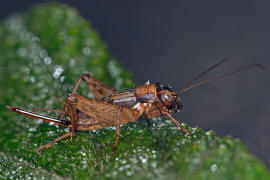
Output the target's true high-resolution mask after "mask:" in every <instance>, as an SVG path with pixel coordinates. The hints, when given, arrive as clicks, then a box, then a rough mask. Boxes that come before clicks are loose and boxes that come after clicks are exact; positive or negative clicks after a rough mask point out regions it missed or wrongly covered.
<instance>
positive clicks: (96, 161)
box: [0, 3, 270, 179]
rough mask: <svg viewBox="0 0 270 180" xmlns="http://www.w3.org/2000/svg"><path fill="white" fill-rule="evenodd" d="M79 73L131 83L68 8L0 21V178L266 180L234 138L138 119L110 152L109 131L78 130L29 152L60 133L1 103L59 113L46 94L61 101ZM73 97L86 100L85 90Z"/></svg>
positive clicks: (40, 9) (50, 7)
mask: <svg viewBox="0 0 270 180" xmlns="http://www.w3.org/2000/svg"><path fill="white" fill-rule="evenodd" d="M83 72H89V73H91V74H93V75H94V76H95V77H97V78H98V79H100V80H102V81H104V82H106V83H107V84H109V85H111V86H113V87H115V88H117V89H122V88H128V87H132V86H133V85H134V83H133V81H132V78H131V76H130V74H129V73H128V72H127V71H125V70H124V69H123V68H122V67H121V66H120V65H119V64H118V62H117V61H116V60H115V59H114V58H113V57H112V56H111V55H110V54H109V53H108V52H107V49H106V46H105V44H104V42H103V41H102V40H101V39H100V37H99V34H98V33H97V32H96V31H95V30H94V29H93V28H92V26H91V24H89V23H88V22H86V21H85V20H84V19H83V18H81V17H80V16H79V15H78V13H77V11H76V10H75V9H73V8H70V7H68V6H66V5H62V4H57V3H50V4H43V5H39V6H36V7H34V8H32V9H31V10H29V11H28V12H27V13H25V14H24V15H15V16H12V17H10V18H8V19H6V20H5V21H4V22H2V23H1V25H0V81H1V89H0V105H1V106H0V129H1V131H0V151H1V152H0V178H1V179H3V178H4V179H6V178H10V179H16V178H17V179H18V178H19V179H22V178H38V179H42V178H45V179H63V178H73V179H78V178H82V179H127V178H129V179H152V178H153V179H269V178H270V176H269V173H268V172H267V170H266V168H265V166H264V165H263V164H262V163H261V162H260V161H259V160H257V159H256V158H255V157H254V156H253V155H251V154H250V153H249V152H248V151H247V149H246V147H245V146H244V145H243V144H242V142H240V141H239V140H237V139H233V138H231V137H222V138H220V137H217V136H216V135H215V133H213V132H211V131H209V132H205V131H203V130H201V129H200V128H191V127H188V126H187V125H185V126H186V127H187V128H189V129H190V130H191V131H192V135H191V136H187V135H185V134H184V133H183V132H182V131H180V130H179V129H178V128H177V127H175V126H174V125H173V124H172V123H171V122H170V121H169V120H166V119H162V118H156V119H153V120H152V125H151V126H150V127H148V126H147V125H146V124H147V123H146V122H145V120H143V119H140V120H139V121H137V122H136V123H130V124H128V125H124V126H122V129H121V134H122V136H123V137H121V138H120V144H119V147H118V149H117V152H116V154H114V155H113V154H111V150H112V145H113V142H114V137H115V128H114V127H111V128H106V129H102V130H96V131H90V132H78V133H77V134H76V136H75V137H73V139H72V140H69V139H67V140H63V141H61V142H59V143H58V144H57V145H55V146H53V147H52V148H49V149H46V150H43V151H42V152H41V153H40V154H38V153H36V152H35V151H34V150H35V148H37V147H39V146H40V145H43V144H45V143H47V142H49V141H51V140H53V139H55V138H56V137H58V136H60V135H61V134H63V133H64V132H65V131H66V130H65V129H63V128H61V127H59V126H57V125H52V124H50V123H46V122H43V121H41V120H36V119H31V118H28V117H24V116H21V115H19V114H16V113H13V112H10V111H8V110H7V109H6V107H5V106H6V105H11V106H19V107H23V108H25V109H29V110H31V109H34V108H36V107H44V108H55V109H59V108H61V107H62V104H61V103H60V102H58V101H56V100H55V98H53V96H55V97H58V98H61V99H64V97H65V96H66V95H67V94H68V93H69V92H70V91H71V89H72V87H73V83H74V82H75V81H76V79H77V78H78V77H79V76H80V75H81V74H82V73H83ZM79 93H80V94H82V95H85V96H89V97H91V96H92V95H91V93H90V92H89V91H88V89H87V87H86V86H85V85H82V86H81V87H80V89H79ZM43 113H44V112H43ZM48 114H49V115H51V116H56V113H48Z"/></svg>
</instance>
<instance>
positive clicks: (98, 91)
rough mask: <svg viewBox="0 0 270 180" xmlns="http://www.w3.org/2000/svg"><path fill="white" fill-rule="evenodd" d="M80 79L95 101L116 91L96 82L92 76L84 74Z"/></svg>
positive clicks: (100, 82)
mask: <svg viewBox="0 0 270 180" xmlns="http://www.w3.org/2000/svg"><path fill="white" fill-rule="evenodd" d="M81 79H82V80H83V81H84V82H85V83H86V84H87V86H88V88H89V89H90V91H91V92H92V93H93V94H94V96H95V99H97V100H100V99H102V98H104V97H106V96H109V95H111V94H112V93H114V92H115V91H116V90H115V89H114V88H112V87H110V86H108V85H107V84H105V83H104V82H102V81H99V80H97V79H96V78H94V77H93V76H92V75H90V74H88V73H85V74H83V75H82V76H81Z"/></svg>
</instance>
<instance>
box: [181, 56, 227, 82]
mask: <svg viewBox="0 0 270 180" xmlns="http://www.w3.org/2000/svg"><path fill="white" fill-rule="evenodd" d="M228 60H229V58H228V57H226V58H224V59H222V60H221V61H219V62H218V63H217V64H215V65H213V66H211V67H210V68H209V69H207V70H206V71H204V72H202V73H200V74H198V75H197V76H196V77H195V78H193V79H192V80H191V81H189V82H188V83H187V84H186V86H185V87H187V86H190V85H191V84H194V82H195V81H196V80H198V79H199V78H201V77H202V76H203V75H205V74H206V73H208V72H209V71H211V70H213V69H214V68H216V67H217V66H219V65H221V64H223V63H224V62H226V61H228Z"/></svg>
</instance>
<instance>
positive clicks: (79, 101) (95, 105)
mask: <svg viewBox="0 0 270 180" xmlns="http://www.w3.org/2000/svg"><path fill="white" fill-rule="evenodd" d="M71 96H72V98H71V99H73V101H71V104H72V105H73V106H74V107H75V108H76V109H78V110H79V111H80V112H82V113H84V114H86V115H87V116H89V117H88V119H87V120H84V122H82V121H80V120H79V122H78V130H80V129H82V130H83V129H85V128H86V127H80V125H82V124H83V125H84V126H86V124H87V126H88V128H87V130H91V129H101V128H105V127H110V126H116V125H117V123H118V117H119V121H120V124H127V123H128V122H134V121H136V120H137V119H138V118H139V116H140V114H139V112H138V111H137V110H133V109H131V108H129V107H125V106H118V105H115V104H110V103H107V102H104V101H98V100H94V99H89V98H86V97H83V96H80V95H77V94H72V95H71ZM87 122H88V123H87Z"/></svg>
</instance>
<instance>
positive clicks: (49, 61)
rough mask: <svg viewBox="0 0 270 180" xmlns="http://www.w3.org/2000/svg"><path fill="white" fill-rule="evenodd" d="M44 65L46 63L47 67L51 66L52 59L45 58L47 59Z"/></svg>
mask: <svg viewBox="0 0 270 180" xmlns="http://www.w3.org/2000/svg"><path fill="white" fill-rule="evenodd" d="M44 63H45V64H46V65H50V64H51V63H52V59H51V58H50V57H45V58H44Z"/></svg>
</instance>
